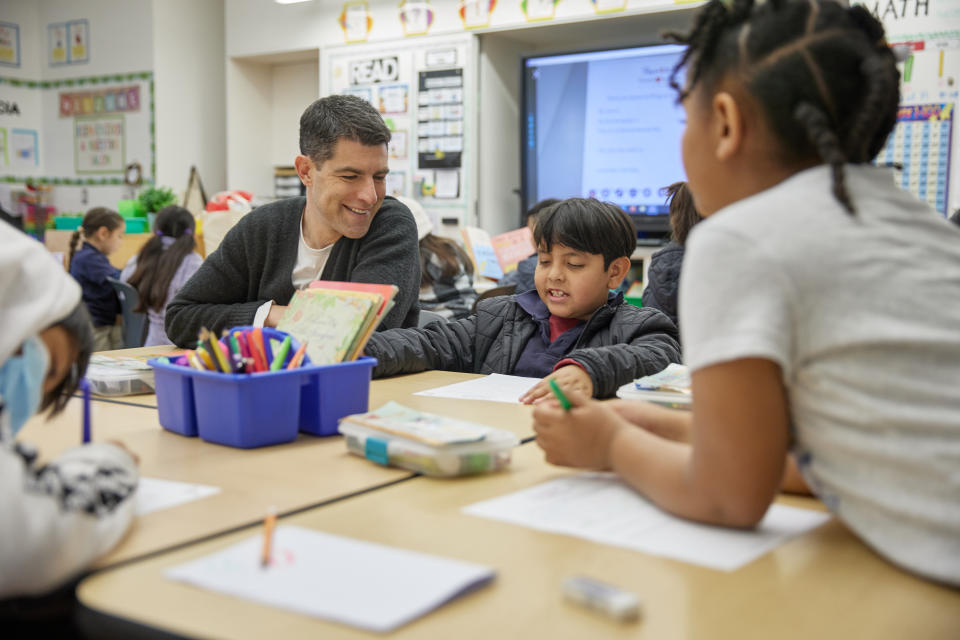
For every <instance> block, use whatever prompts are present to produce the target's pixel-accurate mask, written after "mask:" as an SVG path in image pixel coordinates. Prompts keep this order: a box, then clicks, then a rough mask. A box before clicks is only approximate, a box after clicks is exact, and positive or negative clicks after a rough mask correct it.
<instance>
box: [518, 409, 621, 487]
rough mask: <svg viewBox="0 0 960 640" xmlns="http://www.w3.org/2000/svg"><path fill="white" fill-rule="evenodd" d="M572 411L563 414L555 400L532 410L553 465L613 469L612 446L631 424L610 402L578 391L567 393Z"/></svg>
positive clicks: (539, 441)
mask: <svg viewBox="0 0 960 640" xmlns="http://www.w3.org/2000/svg"><path fill="white" fill-rule="evenodd" d="M564 393H566V395H567V398H568V399H569V400H570V402H571V404H572V405H573V408H572V409H570V410H569V411H564V410H563V408H561V407H560V403H559V402H557V401H556V400H548V401H546V402H541V403H539V404H538V405H537V406H536V407H534V409H533V430H534V431H535V432H536V434H537V445H538V446H539V447H540V448H541V449H543V451H544V453H545V454H546V459H547V462H549V463H550V464H556V465H563V466H567V467H578V468H581V469H595V470H600V471H605V470H608V469H610V443H611V442H613V439H614V436H615V435H616V433H617V432H618V431H619V430H620V429H621V428H624V427H628V428H629V424H627V423H626V421H624V420H623V418H621V417H620V416H619V415H618V414H617V413H616V412H615V411H613V409H611V408H610V406H609V403H607V402H597V401H596V400H591V399H590V398H588V397H586V396H583V395H581V394H580V393H579V392H576V391H565V392H564Z"/></svg>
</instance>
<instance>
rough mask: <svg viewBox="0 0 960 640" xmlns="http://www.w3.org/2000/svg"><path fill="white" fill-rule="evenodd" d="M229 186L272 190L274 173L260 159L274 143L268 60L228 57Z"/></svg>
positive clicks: (264, 190) (262, 191) (271, 73)
mask: <svg viewBox="0 0 960 640" xmlns="http://www.w3.org/2000/svg"><path fill="white" fill-rule="evenodd" d="M226 66H227V188H228V189H246V190H248V191H252V192H253V193H254V194H255V195H264V194H271V193H273V183H272V176H271V175H270V173H269V171H268V170H267V169H268V168H267V167H266V166H264V163H263V162H261V161H260V159H262V158H263V157H264V156H266V155H268V154H270V153H271V148H272V146H273V138H272V131H271V128H270V121H271V118H272V109H273V100H272V96H271V88H272V85H273V71H272V69H271V66H270V65H269V64H266V63H260V62H250V61H246V60H233V59H228V60H227V62H226Z"/></svg>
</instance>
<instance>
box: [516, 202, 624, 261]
mask: <svg viewBox="0 0 960 640" xmlns="http://www.w3.org/2000/svg"><path fill="white" fill-rule="evenodd" d="M533 241H534V242H535V243H536V245H537V247H541V250H542V249H546V250H547V251H550V250H551V249H552V248H553V245H554V243H557V244H562V245H566V246H568V247H570V248H571V249H576V250H577V251H583V252H584V253H594V254H600V255H602V256H603V268H604V269H609V268H610V263H611V262H613V261H614V260H616V259H617V258H622V257H624V256H626V257H627V258H629V257H630V255H631V254H632V253H633V250H634V249H636V248H637V229H636V227H634V226H633V221H632V220H630V216H628V215H627V214H626V213H625V212H624V211H623V209H621V208H620V207H618V206H617V205H615V204H612V203H610V202H600V201H599V200H594V199H593V198H568V199H566V200H562V201H561V202H558V203H557V204H554V205H553V206H550V207H547V208H546V209H544V210H543V211H541V212H540V215H539V216H538V217H537V224H536V226H535V227H534V228H533Z"/></svg>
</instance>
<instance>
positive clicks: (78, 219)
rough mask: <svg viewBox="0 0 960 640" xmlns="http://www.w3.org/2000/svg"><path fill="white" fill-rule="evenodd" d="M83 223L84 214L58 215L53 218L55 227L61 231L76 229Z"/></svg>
mask: <svg viewBox="0 0 960 640" xmlns="http://www.w3.org/2000/svg"><path fill="white" fill-rule="evenodd" d="M82 223H83V216H56V217H55V218H54V219H53V226H54V228H55V229H59V230H61V231H76V230H77V229H79V228H80V225H81V224H82Z"/></svg>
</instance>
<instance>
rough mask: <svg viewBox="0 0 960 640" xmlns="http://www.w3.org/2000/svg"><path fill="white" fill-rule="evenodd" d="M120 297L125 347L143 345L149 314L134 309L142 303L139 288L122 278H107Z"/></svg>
mask: <svg viewBox="0 0 960 640" xmlns="http://www.w3.org/2000/svg"><path fill="white" fill-rule="evenodd" d="M107 280H108V281H109V282H110V284H111V285H112V286H113V290H114V291H116V292H117V297H118V298H119V299H120V312H121V313H122V314H123V346H124V348H125V349H131V348H133V347H142V346H143V341H144V338H145V337H146V333H147V314H145V313H138V312H136V311H134V309H135V308H136V307H137V305H138V304H139V303H140V294H139V293H138V292H137V290H136V289H135V288H134V287H133V286H131V285H129V284H127V283H126V282H123V281H121V280H115V279H113V278H107Z"/></svg>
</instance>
